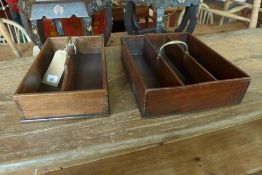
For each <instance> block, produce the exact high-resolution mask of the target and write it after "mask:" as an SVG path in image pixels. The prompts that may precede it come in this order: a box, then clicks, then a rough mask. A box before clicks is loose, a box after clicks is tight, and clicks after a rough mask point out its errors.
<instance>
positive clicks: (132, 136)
mask: <svg viewBox="0 0 262 175" xmlns="http://www.w3.org/2000/svg"><path fill="white" fill-rule="evenodd" d="M261 38H262V30H261V29H256V30H242V31H237V32H232V33H223V34H215V35H210V36H205V37H202V38H201V40H202V41H204V42H205V43H207V44H208V45H209V46H210V47H212V48H214V49H215V50H216V51H218V52H219V53H220V54H222V55H223V56H224V57H225V58H228V59H229V60H230V61H232V62H233V63H234V64H236V65H237V66H239V67H240V68H241V69H243V70H244V71H246V72H247V73H248V74H249V75H250V76H251V78H252V80H251V84H250V87H249V89H248V91H247V93H246V96H245V98H244V100H243V102H242V103H241V104H240V105H235V106H229V107H225V108H221V109H215V110H207V111H202V112H196V113H188V114H181V115H176V116H169V117H165V118H157V119H142V118H141V115H140V113H139V111H138V108H137V106H136V103H135V99H134V96H133V92H132V91H131V88H130V84H129V83H128V80H127V76H126V73H125V71H124V68H123V66H122V62H121V58H120V38H119V36H113V37H112V39H111V42H110V46H109V47H107V48H106V59H107V67H108V72H107V73H108V84H109V103H110V112H111V115H110V117H108V118H97V119H90V120H70V121H69V120H68V121H57V122H44V123H28V124H21V123H20V118H21V114H19V113H18V110H17V109H16V106H15V104H14V102H13V100H12V95H13V93H14V91H15V89H16V87H17V85H18V83H19V82H20V81H21V79H22V77H23V76H24V74H25V72H26V71H27V69H28V68H29V66H30V65H31V63H32V61H33V60H34V58H33V57H27V58H20V59H12V60H6V61H1V62H0V85H1V92H0V123H1V125H0V143H1V144H0V155H1V156H0V174H8V173H9V174H15V172H16V174H33V173H34V172H35V170H36V168H37V170H38V172H45V171H48V170H55V169H58V168H60V167H68V166H72V165H77V164H80V163H84V162H92V161H94V160H99V159H102V158H106V157H111V156H115V155H119V154H123V153H128V152H130V151H135V150H139V149H144V148H147V147H152V146H154V145H159V144H160V143H165V142H169V141H175V140H179V139H183V138H186V137H193V136H196V135H200V134H204V133H207V132H211V131H214V130H218V129H222V128H225V127H229V126H234V125H238V124H241V123H246V122H248V121H252V120H255V119H259V118H261V117H262V98H261V95H262V71H261V70H262V59H261V58H262V50H261V47H262V40H261Z"/></svg>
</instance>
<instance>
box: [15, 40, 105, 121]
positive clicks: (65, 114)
mask: <svg viewBox="0 0 262 175" xmlns="http://www.w3.org/2000/svg"><path fill="white" fill-rule="evenodd" d="M66 40H67V38H66V37H60V38H49V39H48V40H47V41H46V43H45V44H44V46H43V48H42V49H41V51H40V53H39V55H38V56H37V57H36V60H35V61H34V63H33V64H32V66H31V67H30V69H29V70H28V72H27V74H26V75H25V77H24V79H23V80H22V82H21V83H20V85H19V86H18V88H17V90H16V92H15V94H14V100H15V102H16V103H17V104H18V106H19V108H20V109H21V111H22V113H23V115H24V118H23V120H26V121H31V120H35V119H38V120H49V119H51V120H52V119H62V118H75V117H90V116H97V115H105V114H108V92H107V76H106V62H105V55H104V43H103V42H104V39H103V37H102V36H88V37H75V38H72V40H73V42H74V43H75V46H76V54H73V55H71V56H72V57H71V58H70V59H69V60H68V61H67V62H66V65H65V71H64V73H63V76H62V78H61V79H62V80H61V81H60V83H59V85H58V87H54V86H50V85H46V84H43V83H42V80H43V77H44V74H45V72H46V71H47V69H48V67H49V65H50V63H51V61H52V58H53V56H54V53H55V51H57V50H63V49H64V48H65V46H66Z"/></svg>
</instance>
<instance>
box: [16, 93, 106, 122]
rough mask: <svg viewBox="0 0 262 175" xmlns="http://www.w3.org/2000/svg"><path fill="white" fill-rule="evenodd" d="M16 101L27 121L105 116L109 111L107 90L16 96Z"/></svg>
mask: <svg viewBox="0 0 262 175" xmlns="http://www.w3.org/2000/svg"><path fill="white" fill-rule="evenodd" d="M15 101H17V103H18V104H19V106H20V108H21V109H22V112H23V114H24V116H25V118H26V119H37V118H44V117H59V116H70V115H85V114H103V113H107V111H108V109H107V108H108V107H107V106H108V103H107V92H106V91H105V90H92V91H78V92H67V93H52V94H40V95H39V94H34V95H16V96H15Z"/></svg>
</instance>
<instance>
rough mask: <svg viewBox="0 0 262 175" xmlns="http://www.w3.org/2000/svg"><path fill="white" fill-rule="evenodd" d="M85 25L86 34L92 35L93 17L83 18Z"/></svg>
mask: <svg viewBox="0 0 262 175" xmlns="http://www.w3.org/2000/svg"><path fill="white" fill-rule="evenodd" d="M82 22H83V27H84V34H85V35H92V33H93V27H92V17H86V18H82Z"/></svg>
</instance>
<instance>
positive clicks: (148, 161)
mask: <svg viewBox="0 0 262 175" xmlns="http://www.w3.org/2000/svg"><path fill="white" fill-rule="evenodd" d="M261 126H262V120H261V119H260V120H257V121H253V122H250V123H246V124H243V125H240V126H234V127H232V128H227V129H224V130H220V131H216V132H213V133H209V134H205V135H201V136H199V137H194V138H186V139H183V140H179V141H176V142H169V143H164V142H163V143H160V144H159V145H157V146H155V147H152V148H148V149H143V150H140V151H135V152H132V153H128V154H123V155H119V156H115V157H110V158H106V159H101V160H98V161H94V162H90V163H84V164H81V165H78V166H73V167H68V168H64V169H60V170H56V171H50V172H47V173H43V174H46V175H86V174H95V175H104V174H106V175H134V174H136V175H170V174H175V175H187V174H192V175H203V174H208V175H213V174H232V175H238V174H246V175H261V174H262V149H261V148H262V127H261ZM39 175H40V173H39Z"/></svg>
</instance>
